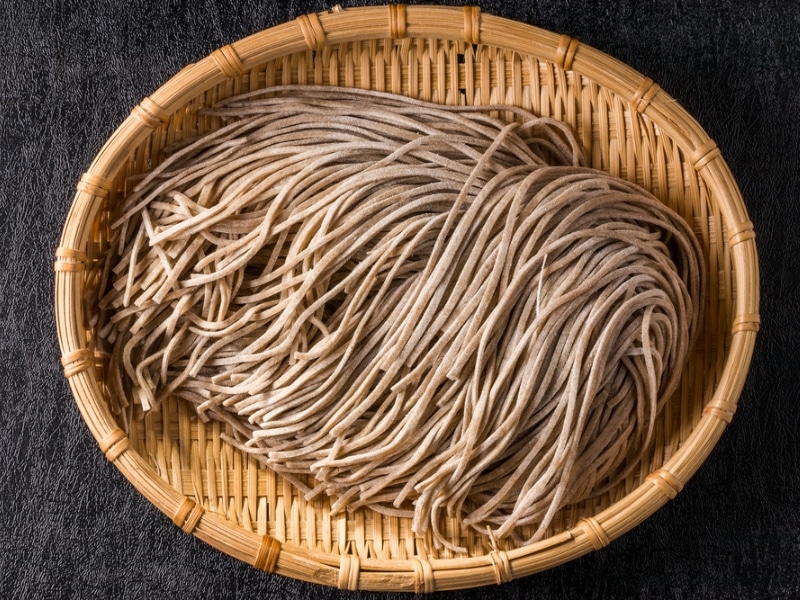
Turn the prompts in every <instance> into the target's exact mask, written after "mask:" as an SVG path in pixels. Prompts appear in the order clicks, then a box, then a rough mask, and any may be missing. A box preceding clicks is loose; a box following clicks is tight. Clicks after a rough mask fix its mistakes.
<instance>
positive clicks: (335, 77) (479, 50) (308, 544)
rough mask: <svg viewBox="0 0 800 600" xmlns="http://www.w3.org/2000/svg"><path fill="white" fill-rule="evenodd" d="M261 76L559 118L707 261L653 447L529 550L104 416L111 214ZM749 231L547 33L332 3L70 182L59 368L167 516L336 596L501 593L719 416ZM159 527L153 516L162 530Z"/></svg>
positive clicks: (612, 71)
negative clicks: (444, 541) (311, 492)
mask: <svg viewBox="0 0 800 600" xmlns="http://www.w3.org/2000/svg"><path fill="white" fill-rule="evenodd" d="M276 84H300V85H304V84H313V85H326V86H345V87H354V88H365V89H374V90H380V91H386V92H391V93H395V94H403V95H407V96H410V97H414V98H419V99H423V100H427V101H432V102H438V103H445V104H454V103H459V104H489V103H507V104H514V105H517V106H521V107H523V108H525V109H527V110H530V111H532V112H534V113H537V114H541V115H544V116H550V117H554V118H556V119H560V120H563V121H565V122H567V123H569V124H570V125H571V126H572V127H573V129H574V131H575V132H576V134H577V136H578V139H579V140H580V141H581V142H582V144H583V146H584V148H585V151H586V154H587V156H588V159H589V161H590V164H591V165H592V166H594V167H596V168H600V169H603V170H605V171H607V172H609V173H611V174H613V175H615V176H618V177H622V178H624V179H629V180H631V181H635V182H636V183H638V184H639V185H641V186H643V187H644V188H646V189H648V190H650V191H651V192H652V193H653V194H654V195H655V196H657V197H658V198H659V199H661V200H662V201H663V202H664V203H665V204H667V205H669V206H670V207H671V208H673V209H674V210H676V211H677V212H678V213H679V214H681V215H682V216H683V217H684V218H685V219H686V220H687V221H688V222H689V223H690V225H692V227H693V228H694V231H695V233H696V235H697V236H698V238H699V240H700V241H701V244H702V246H703V248H704V252H705V259H706V261H707V272H708V277H709V281H708V282H707V289H708V290H709V293H708V294H707V299H706V306H705V307H704V312H705V323H704V326H703V329H702V331H701V334H700V339H699V341H698V343H697V345H696V348H695V351H694V353H693V355H692V356H691V358H690V361H689V364H688V366H687V368H686V370H685V373H684V377H683V379H682V382H681V385H680V387H679V389H678V392H677V393H676V394H675V396H674V398H673V399H672V400H671V402H669V403H668V404H667V406H666V408H665V411H664V413H663V415H662V418H661V419H660V420H659V423H658V426H657V431H656V435H655V440H654V442H653V445H652V450H651V452H649V453H648V454H647V455H646V456H645V458H644V459H643V460H642V461H641V464H640V465H639V468H638V469H634V470H633V472H632V473H631V475H630V476H629V477H628V478H627V480H626V481H625V482H623V483H622V484H620V485H619V486H618V487H617V488H616V489H614V490H612V491H611V492H609V493H607V494H605V495H604V496H602V497H601V498H600V499H598V500H594V501H591V502H589V501H587V502H583V503H580V504H578V505H574V506H568V507H567V508H565V509H563V510H562V511H561V512H560V513H559V514H558V516H557V518H556V519H555V520H554V521H553V524H552V525H551V526H550V529H549V531H548V535H547V536H546V537H545V539H543V540H542V541H540V542H537V543H535V544H532V545H528V546H523V547H519V548H516V547H513V546H512V545H511V544H510V542H508V541H506V540H501V541H500V542H497V541H495V540H493V539H489V538H488V537H487V536H481V535H479V534H477V533H476V532H474V531H473V530H471V529H468V528H461V527H459V525H458V523H456V522H452V520H446V521H447V522H444V523H442V530H443V531H445V532H446V534H447V535H448V536H449V537H450V538H451V539H452V540H453V541H454V543H455V544H457V545H460V546H465V547H467V548H468V549H469V551H470V552H469V556H461V555H453V554H452V553H450V552H449V551H448V550H446V549H444V550H437V549H436V548H435V547H434V546H433V545H432V544H431V543H430V540H429V539H425V538H422V539H417V538H415V537H414V535H413V533H412V532H411V529H410V523H408V522H407V521H406V520H405V519H401V518H397V517H387V516H381V515H378V514H376V513H373V512H371V511H369V510H366V509H358V510H356V511H354V512H353V513H352V514H347V515H331V513H330V502H329V501H328V500H323V499H316V500H314V501H306V500H305V499H304V498H303V497H302V496H301V495H300V494H298V492H297V490H295V489H294V488H293V487H292V486H291V485H289V484H288V483H287V482H286V481H284V480H283V479H282V478H280V477H279V476H277V475H275V474H274V473H272V472H270V471H267V470H265V469H263V468H261V467H259V466H258V465H257V464H256V462H255V460H254V459H252V458H250V457H247V456H245V455H243V454H242V453H241V452H239V451H238V450H235V449H233V448H232V447H230V446H228V445H227V444H226V443H225V442H223V441H221V439H220V435H221V434H222V433H224V431H225V426H223V425H220V424H219V423H208V424H206V423H203V422H202V421H199V420H198V419H197V418H196V417H195V415H194V414H193V409H192V408H191V407H190V406H188V405H187V404H185V403H182V402H178V401H168V402H166V403H165V404H164V405H163V406H162V407H161V410H160V412H159V413H152V414H149V415H148V416H147V417H146V418H144V419H143V420H142V421H134V422H131V423H130V424H127V425H126V424H124V423H122V422H118V421H117V419H116V418H115V415H114V414H112V412H111V410H110V408H109V407H110V404H109V402H108V401H107V397H106V395H107V393H108V392H107V389H106V387H105V385H104V376H105V373H104V369H105V362H106V360H107V351H108V349H107V348H104V347H103V346H102V344H99V343H98V342H97V338H96V335H95V331H94V329H93V327H94V325H95V323H96V322H97V297H98V292H99V291H98V290H97V285H98V284H97V282H98V272H97V271H98V266H99V265H100V260H101V258H102V253H103V251H104V248H105V244H106V241H107V227H108V223H107V222H108V214H109V210H110V208H111V207H113V206H115V205H117V204H118V203H120V202H124V200H125V195H126V192H127V191H129V189H130V186H131V183H130V181H131V178H132V177H134V176H136V175H138V174H141V173H143V172H145V171H146V170H147V169H148V168H152V167H153V166H155V165H157V164H159V162H160V161H161V159H162V151H163V149H164V148H165V147H166V146H168V145H170V144H172V143H174V142H178V141H180V140H184V139H187V138H192V137H195V136H197V135H200V134H202V133H204V132H208V131H212V130H215V129H217V128H218V127H219V126H220V122H219V120H218V119H217V118H216V117H213V116H205V115H202V116H201V115H200V114H199V111H200V109H201V108H203V107H207V106H212V105H214V104H215V103H216V102H217V101H219V100H220V99H223V98H227V97H230V96H232V95H234V94H238V93H242V92H246V91H248V90H254V89H259V88H263V87H266V86H270V85H276ZM754 237H755V235H754V229H753V224H752V223H751V222H750V221H749V218H748V215H747V211H746V209H745V206H744V203H743V201H742V198H741V195H740V193H739V190H738V188H737V186H736V183H735V181H734V179H733V177H732V175H731V173H730V171H729V169H728V167H727V165H726V164H725V162H724V160H723V158H722V155H721V153H720V151H719V149H718V148H717V146H716V144H715V143H714V142H713V141H712V140H710V139H709V138H708V136H707V135H706V134H705V132H704V131H703V130H702V129H701V127H700V126H699V125H698V124H697V123H696V122H695V121H694V120H693V119H692V117H691V116H689V115H688V114H687V113H686V112H685V111H684V110H683V109H682V108H681V107H680V106H679V105H678V104H677V103H676V102H675V101H674V100H673V99H672V98H670V97H669V96H668V95H667V94H666V93H665V92H664V91H663V90H662V89H661V88H659V87H658V86H657V85H656V84H655V83H653V81H652V80H650V79H649V78H646V77H643V76H642V75H640V74H639V73H637V72H636V71H634V70H633V69H630V68H629V67H627V66H625V65H623V64H621V63H620V62H618V61H616V60H614V59H612V58H610V57H608V56H606V55H605V54H603V53H601V52H599V51H597V50H594V49H593V48H590V47H588V46H585V45H583V44H580V43H579V42H578V41H576V40H574V39H572V38H569V37H568V36H559V35H558V34H554V33H550V32H547V31H543V30H541V29H537V28H535V27H531V26H528V25H524V24H521V23H516V22H512V21H508V20H504V19H500V18H497V17H493V16H490V15H485V14H483V13H481V12H480V11H479V9H477V8H476V7H467V8H464V9H461V8H451V7H425V6H407V7H406V6H402V5H394V6H389V7H386V6H383V7H368V8H357V9H356V8H354V9H347V10H342V9H338V8H337V9H334V10H331V11H328V12H325V13H320V14H316V15H306V16H301V17H299V18H298V19H297V20H295V21H293V22H288V23H284V24H282V25H279V26H277V27H274V28H272V29H269V30H266V31H264V32H261V33H258V34H255V35H253V36H250V37H248V38H245V39H243V40H240V41H238V42H236V43H234V44H231V45H229V46H225V47H223V48H220V49H218V50H215V51H214V52H213V53H212V54H211V55H210V56H208V57H207V58H205V59H204V60H201V61H199V62H197V63H195V64H192V65H189V66H187V67H186V68H185V69H183V70H182V71H181V72H180V73H178V74H177V75H176V76H175V77H174V78H173V79H172V80H170V81H169V82H168V83H167V84H165V85H164V86H163V87H161V88H160V89H158V90H156V91H155V92H154V93H153V94H152V95H151V96H150V97H148V98H145V99H144V100H143V101H142V102H141V103H140V104H139V105H138V106H137V107H136V108H134V110H133V111H132V113H131V115H130V116H129V118H128V119H126V120H125V121H124V122H123V123H122V125H121V126H120V127H119V129H118V130H117V131H116V132H115V133H114V135H113V136H112V137H111V138H110V139H109V140H108V142H107V143H106V145H105V146H104V147H103V148H102V150H101V151H100V153H99V154H98V155H97V157H96V158H95V160H94V162H93V163H92V165H91V166H90V168H89V170H88V171H87V173H86V174H85V175H84V176H83V177H82V178H81V181H80V182H79V183H78V184H77V193H76V195H75V198H74V201H73V204H72V207H71V210H70V212H69V216H68V217H67V221H66V225H65V227H64V231H63V235H62V238H61V242H60V245H59V247H58V249H57V250H56V252H55V259H56V261H55V271H56V274H55V286H56V315H57V326H58V335H59V341H60V344H61V349H62V365H63V367H64V372H65V376H66V377H67V378H68V380H69V383H70V386H71V388H72V391H73V394H74V396H75V398H76V401H77V405H78V407H79V409H80V411H81V414H82V416H83V418H84V420H85V421H86V423H87V425H88V427H89V429H90V430H91V431H92V433H93V434H94V436H95V438H96V439H97V440H98V444H99V446H100V449H101V451H102V452H104V453H105V455H106V457H107V458H108V459H109V460H110V461H112V462H114V464H115V465H116V466H117V467H118V468H119V469H120V470H121V471H122V473H123V474H124V475H125V476H126V477H127V478H128V479H129V480H130V481H131V483H133V485H134V486H136V488H137V489H139V490H140V491H141V492H142V493H143V494H144V495H145V496H146V497H147V498H148V499H149V500H150V501H151V502H153V504H155V505H156V506H157V507H159V508H160V509H161V510H162V511H163V512H164V513H165V514H166V515H167V516H168V517H169V519H171V520H172V521H173V523H174V524H175V525H176V526H178V527H180V528H182V529H183V530H184V531H186V532H190V533H193V534H194V535H196V536H198V537H199V538H201V539H203V540H205V541H207V542H208V543H210V544H212V545H213V546H215V547H217V548H219V549H220V550H222V551H223V552H226V553H228V554H230V555H232V556H234V557H236V558H238V559H240V560H243V561H246V562H248V563H250V564H252V565H254V566H256V567H257V568H259V569H261V570H264V571H268V572H276V573H278V574H281V575H285V576H289V577H295V578H299V579H304V580H308V581H313V582H317V583H322V584H326V585H331V586H338V587H341V588H345V589H373V590H393V591H398V590H405V591H410V592H430V591H434V590H443V589H456V588H466V587H474V586H479V585H488V584H493V583H497V584H500V583H503V582H507V581H510V580H512V579H515V578H519V577H522V576H525V575H528V574H531V573H534V572H536V571H540V570H543V569H547V568H550V567H553V566H555V565H558V564H561V563H563V562H565V561H568V560H571V559H573V558H575V557H577V556H579V555H581V554H585V553H587V552H590V551H592V550H597V549H600V548H602V547H603V546H605V545H607V544H609V543H610V542H612V541H613V540H614V539H615V538H617V537H618V536H620V535H621V534H623V533H625V532H626V531H628V530H629V529H631V528H632V527H634V526H635V525H637V524H638V523H640V522H641V521H643V520H644V519H646V518H647V517H648V516H649V515H651V514H652V513H653V512H654V511H655V510H657V509H658V508H659V507H660V506H662V505H663V504H664V503H666V502H667V501H668V500H669V499H672V498H674V497H675V496H676V495H677V494H678V493H680V491H681V490H682V488H683V486H684V484H685V483H686V481H687V480H688V479H689V477H691V475H692V474H693V473H694V472H695V471H696V470H697V468H698V467H699V466H700V464H701V463H702V462H703V461H704V460H705V458H706V457H707V456H708V454H709V452H710V451H711V449H712V448H713V446H714V445H715V444H716V442H717V440H718V439H719V437H720V436H721V434H722V432H723V431H724V429H725V427H726V425H727V424H728V423H729V422H730V420H731V419H732V418H733V416H734V413H735V411H736V407H737V402H738V398H739V395H740V393H741V390H742V386H743V385H744V380H745V377H746V374H747V369H748V367H749V364H750V359H751V356H752V352H753V346H754V343H755V336H756V332H757V331H758V326H759V316H758V306H759V288H758V267H757V260H756V246H755V240H754ZM165 524H166V521H165Z"/></svg>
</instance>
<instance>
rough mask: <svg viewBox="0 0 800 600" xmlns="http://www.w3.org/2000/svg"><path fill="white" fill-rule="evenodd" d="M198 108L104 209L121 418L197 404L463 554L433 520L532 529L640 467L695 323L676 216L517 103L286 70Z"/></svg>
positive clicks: (291, 468)
mask: <svg viewBox="0 0 800 600" xmlns="http://www.w3.org/2000/svg"><path fill="white" fill-rule="evenodd" d="M206 113H207V115H209V116H212V117H213V116H216V117H219V118H222V119H225V120H228V121H229V124H227V125H226V126H224V127H222V128H221V129H219V130H217V131H215V132H213V133H211V134H208V135H205V136H203V137H200V138H199V139H197V140H195V141H193V142H191V143H189V144H187V145H185V146H184V147H182V148H180V149H178V150H176V151H175V152H174V154H172V155H171V156H170V157H169V158H167V159H166V160H165V161H164V162H163V163H162V164H161V165H159V166H158V167H157V168H156V169H154V170H153V171H152V172H151V173H149V174H148V175H147V176H146V177H145V178H144V179H143V180H142V181H141V182H140V183H139V184H138V185H137V186H136V188H135V190H134V191H133V192H132V193H131V194H130V195H129V196H128V198H127V199H126V201H125V202H124V203H123V204H122V206H120V207H119V208H118V209H117V210H116V212H115V214H114V215H113V225H112V226H113V239H112V245H113V252H112V253H111V255H110V257H109V260H108V269H107V273H106V275H107V279H108V281H109V284H108V286H107V287H108V289H109V291H108V293H107V295H106V296H105V297H104V298H103V300H102V302H101V307H102V308H103V309H106V310H107V311H108V321H107V323H106V324H105V326H104V327H103V328H102V331H101V336H102V337H104V338H105V339H106V340H107V341H108V342H109V343H112V344H113V352H112V358H111V365H110V370H109V373H110V376H109V383H110V388H111V392H112V394H111V395H112V397H114V398H117V399H119V401H120V402H121V404H122V405H123V406H128V407H129V408H128V411H129V410H131V407H134V406H141V408H142V409H144V410H150V409H153V408H154V407H156V406H157V405H158V404H159V403H160V402H161V401H162V400H163V399H164V398H166V397H168V396H170V395H174V396H177V397H179V398H183V399H186V400H189V401H191V402H192V403H194V405H195V406H196V408H197V411H198V414H199V415H200V416H201V417H203V418H208V417H210V418H214V419H219V420H222V421H224V422H225V423H228V424H229V425H230V427H231V431H232V432H233V436H232V437H230V438H228V439H229V441H230V443H232V444H233V445H235V446H237V447H240V448H243V449H244V450H246V451H247V452H249V453H251V454H253V455H255V456H256V457H258V458H259V460H261V461H262V462H263V463H264V464H266V465H267V466H269V467H270V468H272V469H274V470H275V471H277V472H279V473H281V474H283V475H284V476H286V477H287V478H289V480H290V481H292V482H293V483H294V484H295V485H296V486H297V487H298V488H299V489H301V490H302V491H303V493H305V494H306V496H307V497H308V498H309V499H310V498H313V497H315V496H318V495H320V494H327V495H330V496H331V497H332V511H333V512H336V511H339V510H342V509H345V508H349V509H352V508H355V507H358V506H369V507H371V508H372V509H374V510H376V511H379V512H381V513H386V514H391V515H399V516H406V517H412V518H413V529H414V531H415V533H416V534H418V535H425V534H426V532H428V531H430V532H431V534H432V537H433V539H434V541H435V542H436V543H437V544H442V545H446V546H448V547H450V548H452V549H454V550H463V549H460V548H458V547H456V546H455V545H454V544H453V543H452V542H451V541H449V540H448V539H447V538H446V535H445V533H444V532H443V531H441V529H440V517H441V516H442V515H444V514H447V515H449V516H456V517H457V518H458V519H459V520H460V521H461V522H462V523H463V524H466V525H470V526H472V527H474V528H476V529H477V530H479V531H481V532H487V529H488V530H490V531H491V534H492V535H493V536H494V537H496V538H502V537H507V536H514V537H515V538H516V541H517V542H519V543H523V542H527V541H533V540H536V539H539V538H541V537H542V536H543V535H544V533H545V530H546V528H547V526H548V524H549V523H550V522H551V520H552V518H553V517H554V515H555V513H556V512H557V511H558V510H559V509H560V508H561V507H563V506H564V505H566V504H569V503H572V502H576V501H579V500H581V499H584V498H586V497H589V496H590V495H592V494H597V493H601V492H602V491H604V490H608V489H610V488H611V487H613V486H614V485H616V484H617V483H618V482H619V481H621V479H622V478H624V477H625V476H626V475H627V474H628V472H629V471H630V469H631V468H632V467H633V466H634V465H635V463H636V460H637V458H638V456H639V455H640V453H641V452H642V450H643V449H644V448H645V447H646V446H647V444H648V443H649V441H650V440H651V437H652V435H653V430H654V424H655V420H656V416H657V414H658V412H659V410H660V408H661V407H662V406H663V404H664V403H665V402H666V400H667V399H668V398H669V397H670V395H671V394H672V393H673V392H674V391H675V389H676V386H677V383H678V381H679V377H680V372H681V369H682V367H683V365H684V363H685V361H686V357H687V353H688V351H689V349H690V346H691V342H692V340H693V337H694V335H695V332H696V331H697V325H698V314H699V307H700V306H701V298H700V293H701V285H700V282H701V281H702V278H703V272H702V260H701V258H700V256H701V255H700V249H699V246H698V243H697V241H696V240H695V238H694V236H693V235H692V233H691V231H690V229H689V228H688V226H687V225H686V223H685V222H684V221H683V220H682V219H681V218H680V217H679V216H678V215H676V214H675V213H674V212H673V211H671V210H670V209H668V208H667V207H665V206H664V205H663V204H662V203H660V202H659V201H657V200H656V199H654V198H653V197H652V196H650V195H649V194H648V193H646V192H644V191H643V190H642V189H640V188H638V187H637V186H635V185H633V184H631V183H629V182H626V181H622V180H620V179H617V178H613V177H611V176H609V175H606V174H604V173H602V172H599V171H596V170H592V169H589V168H586V167H584V166H582V165H583V157H582V154H581V151H580V148H579V145H578V143H577V142H576V140H575V138H574V137H573V135H572V133H571V132H570V131H569V130H568V128H567V127H566V126H564V125H563V124H561V123H559V122H556V121H553V120H550V119H543V118H537V117H535V116H534V115H531V114H529V113H526V112H525V111H522V110H521V109H518V108H513V107H506V106H503V107H500V106H492V107H443V106H437V105H432V104H427V103H422V102H419V101H415V100H409V99H406V98H402V97H398V96H391V95H387V94H381V93H377V92H363V91H355V90H343V89H331V88H308V87H281V88H272V89H270V90H267V91H263V90H262V91H259V92H254V93H251V94H248V95H244V96H240V97H237V98H232V99H229V100H226V101H224V102H221V103H219V104H218V105H217V106H216V107H215V108H214V109H212V110H208V111H206ZM492 115H495V116H492ZM499 116H502V119H501V118H499ZM123 412H125V411H123ZM305 474H312V475H313V476H314V478H315V479H316V481H317V484H316V485H315V486H313V487H309V486H308V485H306V484H305V483H304V482H305V481H306V480H305V478H304V477H301V475H305ZM523 525H527V526H533V527H534V528H535V529H534V530H533V531H534V533H533V536H532V538H530V539H521V538H520V535H521V534H520V530H519V527H520V526H523Z"/></svg>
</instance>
